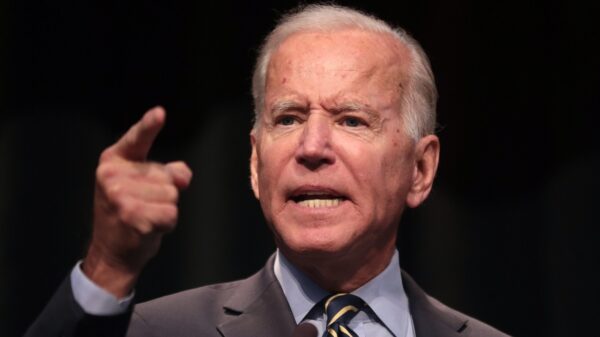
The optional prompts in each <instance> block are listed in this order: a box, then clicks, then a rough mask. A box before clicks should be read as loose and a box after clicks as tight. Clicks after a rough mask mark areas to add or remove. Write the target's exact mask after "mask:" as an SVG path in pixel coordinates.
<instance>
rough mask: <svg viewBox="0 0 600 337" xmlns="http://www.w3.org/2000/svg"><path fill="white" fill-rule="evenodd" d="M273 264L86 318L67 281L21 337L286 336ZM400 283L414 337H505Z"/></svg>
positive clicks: (407, 280) (286, 310)
mask: <svg viewBox="0 0 600 337" xmlns="http://www.w3.org/2000/svg"><path fill="white" fill-rule="evenodd" d="M273 260H274V259H273V257H271V258H270V259H269V261H268V262H267V264H266V266H265V267H264V268H262V269H261V270H260V271H259V272H258V273H256V274H254V275H253V276H251V277H249V278H247V279H245V280H240V281H235V282H230V283H222V284H216V285H210V286H205V287H200V288H196V289H192V290H187V291H183V292H180V293H177V294H173V295H169V296H165V297H161V298H159V299H156V300H152V301H149V302H146V303H142V304H139V305H136V306H135V308H134V309H133V312H128V313H126V314H123V315H118V316H110V317H97V316H91V315H86V314H85V313H84V312H83V310H82V309H81V307H80V306H79V305H78V304H77V303H76V302H75V299H74V298H73V295H72V291H71V286H70V283H69V278H67V280H65V282H64V283H63V284H62V285H61V287H60V288H59V290H58V291H57V293H56V294H55V295H54V297H53V298H52V300H51V301H50V303H49V304H48V306H47V307H46V308H45V309H44V311H43V312H42V314H41V315H40V317H39V318H38V319H37V320H36V322H35V323H34V324H33V325H32V326H31V327H30V328H29V330H28V332H27V333H26V334H25V336H26V337H33V336H125V335H126V336H128V337H141V336H145V337H159V336H165V337H179V336H181V337H183V336H215V337H216V336H219V337H222V336H224V337H242V336H243V337H269V336H272V337H286V336H291V334H292V331H293V330H294V327H295V326H296V323H295V322H294V318H293V315H292V312H291V309H290V307H289V305H288V303H287V300H286V299H285V296H284V294H283V291H282V289H281V287H280V285H279V282H277V280H276V278H275V275H274V273H273ZM402 278H403V282H404V283H403V284H404V288H405V291H406V294H407V296H408V298H409V305H410V312H411V315H412V318H413V322H414V325H415V330H416V334H417V337H438V336H439V337H442V336H444V337H446V336H456V337H458V336H461V337H467V336H469V337H471V336H490V337H496V336H506V335H505V334H503V333H501V332H499V331H498V330H496V329H494V328H492V327H490V326H488V325H486V324H484V323H482V322H480V321H478V320H476V319H473V318H471V317H468V316H466V315H464V314H462V313H459V312H457V311H455V310H453V309H450V308H448V307H446V306H445V305H443V304H441V303H440V302H438V301H437V300H435V299H433V298H432V297H430V296H428V295H427V294H426V293H425V292H424V291H423V290H422V289H421V288H420V287H419V286H418V285H417V284H416V283H415V281H414V280H413V279H412V278H411V277H410V276H408V274H406V273H404V272H403V274H402ZM125 332H126V333H125Z"/></svg>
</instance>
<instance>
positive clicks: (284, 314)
mask: <svg viewBox="0 0 600 337" xmlns="http://www.w3.org/2000/svg"><path fill="white" fill-rule="evenodd" d="M273 261H274V255H273V256H271V258H269V260H268V261H267V264H266V266H265V267H264V268H263V269H261V270H260V271H259V272H258V273H257V274H255V275H254V276H252V277H250V278H249V279H247V280H246V281H245V282H243V283H242V284H241V285H240V287H239V289H238V290H236V292H235V293H234V294H233V295H232V296H231V298H230V299H229V300H228V301H227V302H226V303H225V305H224V306H223V309H224V310H225V314H226V315H225V316H226V317H225V319H224V320H223V322H221V323H220V324H219V325H218V326H217V328H218V330H219V331H220V332H221V334H222V335H223V336H225V337H242V336H243V337H252V336H256V337H269V336H272V337H282V336H291V334H292V331H293V330H294V327H295V326H296V323H295V321H294V317H293V315H292V312H291V310H290V307H289V304H288V302H287V300H286V299H285V295H284V294H283V290H281V286H280V285H279V282H277V279H276V278H275V274H274V273H273Z"/></svg>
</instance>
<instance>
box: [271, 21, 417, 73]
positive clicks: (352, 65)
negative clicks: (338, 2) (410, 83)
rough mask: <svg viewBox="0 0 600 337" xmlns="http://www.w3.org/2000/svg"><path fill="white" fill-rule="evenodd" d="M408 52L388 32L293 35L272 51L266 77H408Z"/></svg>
mask: <svg viewBox="0 0 600 337" xmlns="http://www.w3.org/2000/svg"><path fill="white" fill-rule="evenodd" d="M410 62H411V57H410V51H409V49H408V48H407V47H406V46H405V45H404V44H403V43H402V42H401V41H400V40H399V39H398V38H396V37H394V36H392V35H391V34H390V33H378V32H370V31H364V30H358V29H343V30H335V31H326V32H322V31H306V32H299V33H294V34H292V35H290V36H289V37H287V38H286V39H285V40H283V41H282V42H281V43H280V44H279V46H278V47H277V48H276V49H275V50H274V52H273V54H272V57H271V60H270V62H269V65H268V67H267V76H269V74H273V73H274V72H277V71H282V70H293V71H295V72H302V71H306V70H308V69H310V71H319V70H321V71H344V70H348V71H359V72H366V73H372V72H376V71H381V72H385V73H387V74H390V73H392V74H393V75H395V76H401V75H406V74H408V70H409V68H410ZM403 77H406V76H403Z"/></svg>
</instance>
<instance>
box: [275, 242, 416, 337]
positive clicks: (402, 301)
mask: <svg viewBox="0 0 600 337" xmlns="http://www.w3.org/2000/svg"><path fill="white" fill-rule="evenodd" d="M274 272H275V277H276V278H277V280H278V281H279V284H280V285H281V288H282V289H283V293H284V294H285V297H286V299H287V301H288V303H289V304H290V308H291V309H292V314H293V315H294V319H295V321H296V324H300V322H303V321H308V322H310V323H312V324H313V325H315V326H316V327H317V330H318V331H319V334H318V336H322V335H323V332H324V331H325V325H326V317H325V316H326V315H325V313H324V312H322V311H321V312H318V311H317V312H316V314H317V315H316V317H307V315H309V313H310V314H311V315H312V314H314V313H315V312H314V311H313V312H311V309H312V308H313V307H314V305H315V304H316V303H318V302H319V301H321V299H323V298H324V297H325V296H328V295H330V294H329V293H328V292H326V291H325V290H323V289H321V288H320V287H319V286H318V285H316V284H315V283H314V282H313V281H312V280H311V279H309V278H308V276H306V275H305V274H304V273H303V272H302V271H300V270H298V268H296V267H294V266H293V265H292V264H291V263H290V262H289V261H288V260H287V259H286V258H285V256H283V254H281V253H280V252H279V250H278V251H277V255H276V256H275V264H274ZM352 294H354V295H356V296H358V297H360V298H362V299H363V301H365V302H366V303H367V304H368V305H369V307H370V308H371V310H372V311H373V312H369V313H365V312H360V313H358V314H357V315H356V316H355V317H354V318H353V319H352V320H351V321H350V322H349V324H348V326H349V327H350V328H351V329H352V330H354V332H356V333H357V334H358V335H359V336H361V337H367V336H368V337H390V336H395V337H414V336H415V331H414V326H413V321H412V317H411V315H410V311H409V306H408V297H407V296H406V293H405V292H404V287H403V286H402V276H401V273H400V263H399V258H398V251H396V252H395V253H394V256H393V257H392V260H391V261H390V263H389V264H388V266H387V267H386V268H385V269H384V270H383V271H382V272H381V273H380V274H379V275H377V276H376V277H375V278H374V279H372V280H371V281H369V282H368V283H366V284H364V285H363V286H362V287H360V288H358V289H356V290H355V291H353V292H352Z"/></svg>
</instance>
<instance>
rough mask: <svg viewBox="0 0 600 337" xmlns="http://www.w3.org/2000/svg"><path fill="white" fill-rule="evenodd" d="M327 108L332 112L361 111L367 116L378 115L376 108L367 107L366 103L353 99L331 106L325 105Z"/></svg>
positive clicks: (374, 116)
mask: <svg viewBox="0 0 600 337" xmlns="http://www.w3.org/2000/svg"><path fill="white" fill-rule="evenodd" d="M327 110H329V111H331V112H332V113H334V114H339V113H344V112H355V111H361V112H364V113H366V114H367V115H368V116H369V118H376V117H377V116H378V115H379V114H378V113H377V111H376V110H374V109H373V108H371V107H369V106H368V105H366V104H363V103H359V102H355V101H350V102H342V103H340V104H334V105H333V106H331V107H327Z"/></svg>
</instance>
